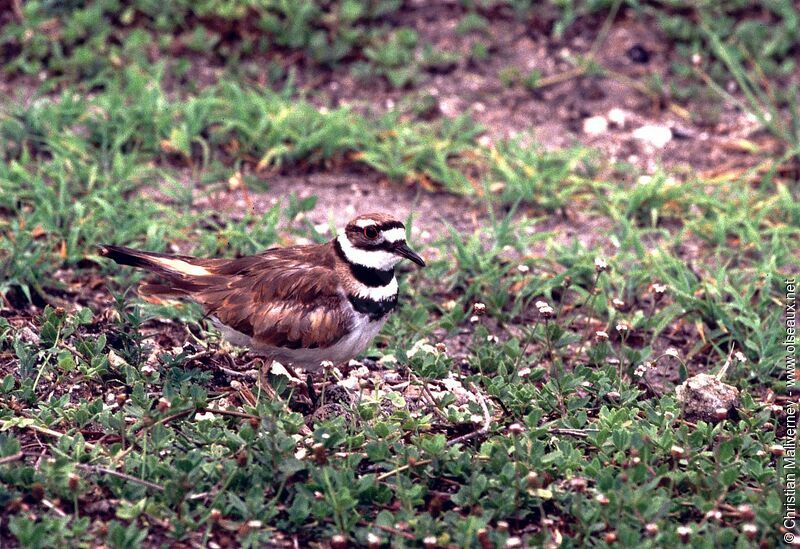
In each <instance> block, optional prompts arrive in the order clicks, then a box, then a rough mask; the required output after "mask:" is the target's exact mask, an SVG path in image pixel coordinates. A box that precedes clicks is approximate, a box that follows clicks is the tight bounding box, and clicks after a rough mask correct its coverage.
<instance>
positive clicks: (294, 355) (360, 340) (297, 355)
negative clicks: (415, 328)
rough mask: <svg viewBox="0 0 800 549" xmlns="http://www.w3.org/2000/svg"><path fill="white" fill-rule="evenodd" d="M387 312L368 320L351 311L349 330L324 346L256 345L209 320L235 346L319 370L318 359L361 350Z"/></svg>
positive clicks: (343, 359)
mask: <svg viewBox="0 0 800 549" xmlns="http://www.w3.org/2000/svg"><path fill="white" fill-rule="evenodd" d="M387 316H388V315H387ZM387 316H384V317H383V318H381V319H379V320H370V319H369V316H368V315H363V314H360V313H355V312H354V315H353V317H354V322H353V329H352V331H351V332H350V333H349V334H348V335H346V336H344V337H343V338H342V339H340V340H339V341H337V342H336V343H335V344H333V345H331V346H330V347H327V348H325V349H287V348H284V347H272V346H269V345H259V344H257V343H254V342H253V341H252V339H251V338H250V337H249V336H247V335H245V334H243V333H241V332H238V331H236V330H234V329H232V328H230V327H228V326H225V325H224V324H220V323H219V322H218V321H217V319H216V318H213V319H212V320H213V321H214V324H215V326H216V327H217V329H218V330H219V331H220V332H222V335H223V337H225V339H226V340H228V341H229V342H231V343H232V344H234V345H237V346H239V347H248V348H249V349H250V350H251V351H253V352H255V353H257V354H263V355H265V356H267V357H269V358H271V359H273V360H277V361H278V362H281V363H284V364H291V365H292V366H295V367H300V368H304V369H306V370H312V371H313V370H319V368H320V363H321V362H323V361H325V360H329V361H331V362H333V363H334V364H341V363H343V362H347V361H348V360H350V359H353V358H355V357H356V356H358V355H359V354H361V353H362V352H364V350H366V348H367V347H369V344H370V343H371V342H372V340H373V339H374V338H375V336H376V335H378V332H380V331H381V328H383V325H384V324H385V323H386V318H387Z"/></svg>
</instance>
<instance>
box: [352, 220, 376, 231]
mask: <svg viewBox="0 0 800 549" xmlns="http://www.w3.org/2000/svg"><path fill="white" fill-rule="evenodd" d="M370 225H375V221H373V220H372V219H359V220H358V221H356V227H361V228H362V229H363V228H364V227H369V226H370Z"/></svg>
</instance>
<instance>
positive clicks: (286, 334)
mask: <svg viewBox="0 0 800 549" xmlns="http://www.w3.org/2000/svg"><path fill="white" fill-rule="evenodd" d="M204 267H205V268H206V269H207V270H209V271H210V272H211V273H212V274H211V275H210V276H202V277H197V278H195V279H194V280H193V281H192V283H191V284H190V285H191V286H193V288H192V289H191V290H190V291H189V292H188V295H190V296H191V297H192V298H193V299H194V300H196V301H197V302H199V303H200V304H201V305H203V307H204V308H205V309H206V311H207V312H208V313H209V314H212V315H214V316H216V317H217V318H218V319H219V320H220V322H222V323H223V324H226V325H227V326H230V327H231V328H233V329H234V330H236V331H238V332H241V333H243V334H245V335H248V336H250V337H252V338H253V339H254V340H255V342H256V343H258V344H260V345H269V346H274V347H284V348H299V347H307V348H316V347H327V346H329V345H332V344H333V343H335V342H336V341H338V340H339V339H340V338H341V337H342V336H343V335H344V334H346V333H347V332H348V331H349V329H350V327H351V324H352V321H353V319H352V313H350V309H349V308H348V307H343V306H342V305H343V301H344V299H345V298H344V296H343V295H342V293H341V291H340V287H339V280H338V277H337V275H336V272H335V263H334V257H333V250H332V249H331V248H330V246H328V245H322V246H314V247H310V246H304V247H289V248H277V249H273V250H267V251H266V252H264V253H262V254H259V255H256V256H251V257H243V258H241V259H234V260H231V261H223V262H214V263H213V264H212V263H210V262H207V263H205V265H204Z"/></svg>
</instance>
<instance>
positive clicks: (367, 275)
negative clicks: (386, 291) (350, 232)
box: [334, 238, 394, 288]
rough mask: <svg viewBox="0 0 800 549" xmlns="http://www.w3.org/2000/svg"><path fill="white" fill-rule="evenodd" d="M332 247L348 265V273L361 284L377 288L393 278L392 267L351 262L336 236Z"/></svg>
mask: <svg viewBox="0 0 800 549" xmlns="http://www.w3.org/2000/svg"><path fill="white" fill-rule="evenodd" d="M334 247H335V248H336V253H337V255H338V256H339V257H340V258H341V259H342V261H344V262H345V263H347V265H348V266H349V267H350V273H351V274H352V275H353V276H354V277H355V279H356V280H358V281H359V282H361V283H362V284H363V285H365V286H369V287H370V288H378V287H380V286H386V285H387V284H389V283H390V282H391V281H392V279H393V278H394V268H391V269H386V270H383V269H374V268H372V267H364V266H363V265H357V264H356V263H353V262H352V261H351V260H350V259H348V257H347V255H345V253H344V250H342V245H341V244H339V239H338V238H337V239H336V240H334Z"/></svg>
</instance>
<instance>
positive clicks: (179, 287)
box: [97, 244, 213, 297]
mask: <svg viewBox="0 0 800 549" xmlns="http://www.w3.org/2000/svg"><path fill="white" fill-rule="evenodd" d="M97 250H98V252H99V253H100V255H101V256H103V257H107V258H109V259H112V260H114V261H115V262H117V263H119V264H120V265H129V266H131V267H137V268H139V269H144V270H145V271H149V272H151V273H154V274H157V275H159V276H160V277H162V278H165V279H166V280H167V283H166V284H154V283H144V284H142V285H141V286H139V293H140V294H141V295H143V296H157V297H179V296H184V295H188V294H189V293H191V292H192V291H196V290H198V289H200V288H201V287H203V286H205V284H201V283H200V280H199V279H201V278H202V277H205V276H209V275H212V274H213V273H212V272H211V271H209V270H208V269H206V268H205V267H204V266H203V265H201V264H200V261H202V260H198V259H196V258H193V257H189V256H184V255H170V254H162V253H158V252H145V251H142V250H134V249H133V248H127V247H125V246H113V245H110V244H101V245H99V246H98V247H97Z"/></svg>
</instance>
